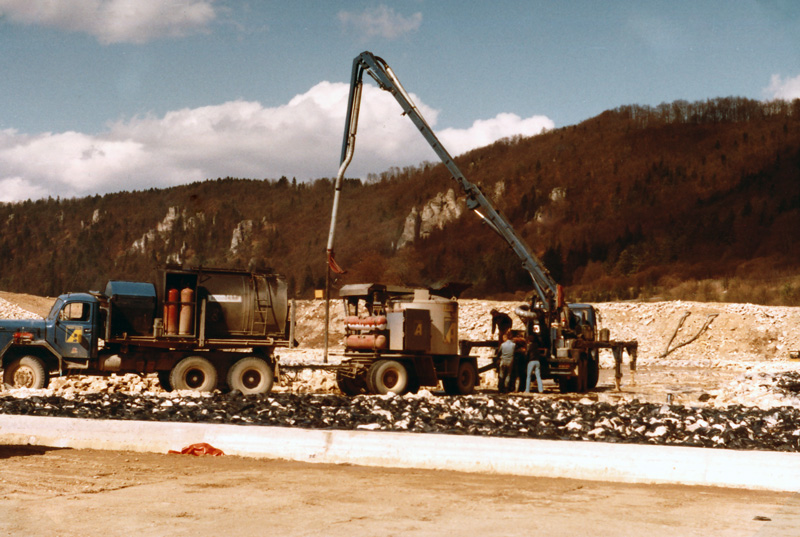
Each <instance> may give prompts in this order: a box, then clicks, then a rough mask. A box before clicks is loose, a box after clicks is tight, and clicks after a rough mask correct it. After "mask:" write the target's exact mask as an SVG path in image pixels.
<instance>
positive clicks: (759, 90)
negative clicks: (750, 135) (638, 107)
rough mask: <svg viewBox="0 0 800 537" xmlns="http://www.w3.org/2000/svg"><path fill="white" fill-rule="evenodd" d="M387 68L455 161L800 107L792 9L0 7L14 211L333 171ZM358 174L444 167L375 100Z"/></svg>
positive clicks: (2, 170)
mask: <svg viewBox="0 0 800 537" xmlns="http://www.w3.org/2000/svg"><path fill="white" fill-rule="evenodd" d="M363 50H370V51H372V52H374V53H375V54H377V55H379V56H381V57H383V58H384V59H385V60H386V61H387V62H388V63H389V64H390V65H391V66H392V68H393V69H394V70H395V72H396V73H397V75H398V76H399V78H400V79H401V81H402V82H403V83H404V85H405V87H406V89H407V90H408V91H409V92H411V93H412V94H413V96H414V98H415V100H416V101H417V104H418V105H420V107H421V109H422V110H423V113H424V114H425V115H426V117H427V119H428V120H429V122H430V123H431V124H432V125H433V126H434V129H435V130H436V131H437V133H438V134H439V135H440V137H441V138H442V140H443V142H444V143H445V146H447V147H448V149H450V152H451V153H454V154H458V153H461V152H463V151H466V150H469V149H472V148H474V147H479V146H482V145H485V144H487V143H490V142H492V141H494V140H496V139H498V138H502V137H506V136H512V135H515V134H523V135H533V134H536V133H538V132H541V131H542V129H550V128H553V127H562V126H565V125H571V124H575V123H579V122H580V121H583V120H585V119H587V118H590V117H592V116H595V115H597V114H599V113H601V112H602V111H603V110H606V109H609V108H615V107H617V106H620V105H625V104H633V103H636V104H645V105H658V104H660V103H662V102H671V101H674V100H676V99H685V100H689V101H694V100H704V99H709V98H715V97H724V96H731V95H735V96H744V97H749V98H754V99H763V100H769V99H774V98H783V99H792V98H798V97H800V2H796V1H794V0H762V1H757V0H738V1H737V0H728V1H702V0H696V1H681V0H671V1H649V2H644V1H643V2H615V1H604V2H601V1H588V0H572V1H570V2H555V1H537V0H527V1H503V0H496V1H494V2H467V1H451V0H436V1H434V0H401V1H394V2H389V1H384V2H380V1H378V2H373V1H350V2H344V1H335V0H329V1H318V2H311V1H303V0H295V1H290V2H287V1H285V0H284V1H280V2H272V1H258V2H257V1H254V0H252V1H234V0H216V1H214V0H0V72H2V76H0V95H2V99H0V201H17V200H24V199H28V198H32V199H36V198H40V197H46V196H53V197H56V196H61V197H62V198H64V197H73V196H86V195H93V194H98V193H99V194H103V193H107V192H114V191H119V190H131V189H142V188H150V187H168V186H172V185H176V184H182V183H186V182H191V181H197V180H203V179H206V178H216V177H219V176H227V175H230V176H237V177H252V178H278V177H280V176H281V175H286V176H288V177H296V178H297V179H298V180H308V179H314V178H317V177H331V176H334V175H335V174H336V170H337V167H338V158H339V148H340V144H341V137H342V128H343V125H344V114H345V108H346V106H345V104H346V103H345V99H346V94H347V83H348V82H349V78H350V68H351V64H352V60H353V58H354V57H355V56H356V55H358V54H359V53H360V52H362V51H363ZM368 86H370V88H371V90H370V91H367V92H366V93H365V96H364V104H363V108H364V112H363V113H362V119H361V129H360V131H359V139H358V140H359V141H358V145H357V150H356V157H355V159H354V161H353V164H352V165H351V168H350V170H349V173H348V175H349V176H362V177H365V176H366V174H368V173H370V172H381V171H383V170H385V169H387V168H389V167H391V166H401V167H402V166H406V165H415V164H418V163H420V162H421V161H423V160H435V155H434V153H433V152H432V151H431V150H430V148H429V147H428V146H427V145H426V144H425V142H424V141H423V140H422V138H421V137H420V136H419V134H418V133H417V132H416V131H415V129H414V128H413V126H412V125H411V123H410V122H409V121H408V120H407V119H405V118H402V117H400V115H399V107H398V105H397V104H396V103H395V102H394V101H393V100H392V99H391V98H390V97H389V96H388V95H387V94H386V93H385V92H380V91H379V90H377V89H375V86H374V84H371V82H368Z"/></svg>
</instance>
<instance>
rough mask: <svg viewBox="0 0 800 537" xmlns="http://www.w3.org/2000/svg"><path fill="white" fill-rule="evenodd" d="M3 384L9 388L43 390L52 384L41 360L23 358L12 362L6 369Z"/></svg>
mask: <svg viewBox="0 0 800 537" xmlns="http://www.w3.org/2000/svg"><path fill="white" fill-rule="evenodd" d="M3 383H4V384H5V385H6V386H7V387H9V388H28V389H30V390H41V389H42V388H45V387H47V385H48V384H50V375H48V373H47V368H46V367H45V365H44V361H43V360H42V359H41V358H39V357H38V356H23V357H22V358H17V359H16V360H14V361H12V362H11V363H10V364H8V367H6V368H5V369H4V371H3Z"/></svg>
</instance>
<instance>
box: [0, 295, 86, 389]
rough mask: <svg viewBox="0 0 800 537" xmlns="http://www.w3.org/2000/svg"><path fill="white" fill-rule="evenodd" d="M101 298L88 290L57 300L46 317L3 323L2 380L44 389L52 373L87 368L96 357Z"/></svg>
mask: <svg viewBox="0 0 800 537" xmlns="http://www.w3.org/2000/svg"><path fill="white" fill-rule="evenodd" d="M99 311H100V310H99V300H98V298H97V297H96V296H94V295H92V294H89V293H69V294H65V295H61V296H59V297H58V299H56V301H55V304H53V307H52V308H51V309H50V313H48V315H47V317H46V318H45V319H24V320H10V321H2V322H0V359H2V364H3V382H4V383H5V384H7V385H10V386H22V387H27V388H42V387H44V386H46V385H47V383H48V382H49V376H50V373H51V372H61V371H63V370H64V369H86V368H88V367H89V364H90V360H91V359H93V358H95V357H96V356H97V337H98V333H99V329H98V320H99V319H98V317H99V315H100V314H99Z"/></svg>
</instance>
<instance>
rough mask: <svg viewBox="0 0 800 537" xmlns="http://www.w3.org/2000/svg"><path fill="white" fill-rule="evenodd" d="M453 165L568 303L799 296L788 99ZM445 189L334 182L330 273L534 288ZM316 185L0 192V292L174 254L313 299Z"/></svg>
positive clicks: (323, 200) (569, 137) (125, 275)
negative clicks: (29, 197)
mask: <svg viewBox="0 0 800 537" xmlns="http://www.w3.org/2000/svg"><path fill="white" fill-rule="evenodd" d="M456 161H457V163H458V165H459V167H460V168H461V170H462V171H463V172H464V174H465V176H466V177H467V178H468V179H469V180H470V181H472V182H474V183H477V184H478V185H480V186H481V189H482V190H483V191H484V193H485V194H486V195H487V196H488V197H489V198H490V199H492V200H494V202H495V203H496V205H497V207H498V208H499V209H500V210H501V211H502V212H503V213H504V214H505V215H506V216H507V217H508V218H509V219H510V220H511V222H512V224H513V226H514V227H515V228H516V229H517V230H518V231H519V232H520V234H521V235H522V236H523V237H524V238H525V240H526V241H527V242H528V244H529V245H530V246H531V248H532V249H533V250H534V252H535V253H536V254H537V255H539V256H540V258H541V259H542V260H543V261H544V263H545V264H546V265H547V267H548V268H549V269H550V271H551V273H552V274H553V275H554V277H555V278H556V279H557V280H558V281H559V282H561V283H563V284H564V285H565V286H566V287H567V290H568V298H570V299H572V300H578V299H580V300H606V299H627V298H640V297H644V298H647V297H654V296H659V297H663V298H695V299H701V300H702V299H708V300H730V301H754V302H763V303H773V304H776V303H777V304H794V305H800V278H798V277H795V276H794V275H795V274H798V272H800V101H798V100H795V101H793V102H783V101H776V102H771V103H763V102H758V101H752V100H746V99H738V98H725V99H716V100H712V101H706V102H697V103H688V102H683V101H679V102H675V103H671V104H664V105H661V106H659V107H656V108H651V107H641V106H625V107H621V108H618V109H616V110H611V111H607V112H605V113H603V114H601V115H599V116H597V117H595V118H592V119H589V120H587V121H585V122H583V123H580V124H578V125H575V126H570V127H565V128H561V129H557V130H554V131H550V132H547V133H545V134H542V135H539V136H535V137H531V138H514V139H511V140H503V141H500V142H497V143H495V144H493V145H491V146H488V147H484V148H481V149H477V150H474V151H471V152H469V153H467V154H465V155H462V156H460V157H459V158H457V159H456ZM336 164H337V163H332V168H335V167H336ZM448 189H454V190H455V193H454V194H455V200H454V199H453V196H452V195H451V196H450V197H449V198H448V196H446V195H445V194H446V193H447V191H448ZM461 195H462V193H461V192H460V191H459V188H458V185H457V184H456V183H455V181H453V180H452V179H451V178H450V177H449V175H448V174H447V173H446V170H445V168H444V167H443V166H442V165H441V164H438V163H433V164H431V163H423V164H421V165H420V166H418V167H414V168H404V169H398V168H395V169H391V170H388V171H386V172H383V173H381V174H379V175H375V176H371V178H370V180H368V181H367V182H365V183H362V182H361V181H357V180H349V181H347V184H346V185H345V188H344V191H343V196H342V206H341V209H340V216H339V226H338V229H337V245H336V254H337V257H336V259H337V261H338V263H339V264H340V265H342V266H343V267H345V268H346V269H348V273H347V274H346V275H344V276H343V277H341V278H340V279H339V280H338V282H337V283H338V284H341V283H348V282H356V281H384V282H393V283H403V284H423V285H430V284H434V283H436V282H443V281H460V282H469V283H471V284H472V288H471V289H470V290H469V291H468V292H467V293H466V295H465V296H483V297H490V296H495V297H500V296H505V297H508V296H510V295H511V294H512V293H516V294H517V295H519V296H521V295H522V294H523V293H525V292H528V291H530V282H529V280H528V276H527V275H526V274H525V273H524V272H523V271H522V270H521V268H520V264H519V261H518V260H517V259H516V258H515V256H514V255H513V254H512V253H511V251H510V250H509V248H508V247H507V245H506V244H505V243H504V242H503V241H502V240H501V239H500V238H499V237H498V236H497V235H495V234H494V233H493V232H492V231H491V230H490V229H489V228H488V227H487V226H485V225H482V224H481V223H480V219H479V218H477V217H476V216H475V215H473V214H470V212H469V211H465V210H463V198H462V197H461ZM332 196H333V186H332V181H331V180H328V179H319V180H316V181H313V182H311V183H301V182H297V181H295V180H293V179H288V178H285V177H282V178H280V179H269V180H252V179H234V178H225V179H217V180H208V181H204V182H200V183H193V184H189V185H186V186H180V187H174V188H168V189H150V190H148V191H140V192H123V193H117V194H109V195H105V196H93V197H88V198H81V199H46V200H37V201H26V202H22V203H12V204H0V222H2V223H3V224H4V226H3V232H2V236H0V289H3V290H8V291H16V292H27V293H34V294H43V295H51V296H52V295H56V294H59V293H61V292H64V291H67V290H70V291H78V290H89V289H103V288H104V286H105V282H106V281H107V280H108V279H112V278H113V279H148V280H149V279H152V277H153V271H154V269H155V268H157V267H158V266H160V265H162V264H164V263H165V262H168V261H171V262H178V263H183V264H186V265H189V266H197V265H202V266H207V267H235V268H248V267H253V266H258V267H262V268H263V267H272V268H274V269H275V270H276V271H278V272H280V273H282V274H285V275H286V276H287V277H288V278H289V281H290V286H291V289H292V292H293V293H295V295H296V296H298V297H301V296H310V295H311V293H312V291H313V289H314V288H319V287H320V286H321V285H322V284H323V281H324V274H325V243H326V239H327V232H328V225H329V220H330V210H331V201H332ZM412 211H413V212H412ZM404 230H405V234H404ZM401 237H402V240H401ZM399 245H402V246H401V247H398V246H399Z"/></svg>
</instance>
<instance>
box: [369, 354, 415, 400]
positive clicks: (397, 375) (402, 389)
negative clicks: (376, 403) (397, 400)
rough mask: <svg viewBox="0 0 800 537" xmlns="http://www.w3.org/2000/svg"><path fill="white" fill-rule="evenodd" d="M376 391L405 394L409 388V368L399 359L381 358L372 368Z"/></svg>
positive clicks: (379, 393)
mask: <svg viewBox="0 0 800 537" xmlns="http://www.w3.org/2000/svg"><path fill="white" fill-rule="evenodd" d="M370 372H371V377H372V385H373V386H374V388H375V393H377V394H378V395H386V394H387V393H390V392H391V393H395V394H397V395H403V394H404V393H406V389H407V388H408V370H407V369H406V367H405V366H404V365H403V364H401V363H400V362H398V361H397V360H379V361H377V362H375V363H374V364H373V365H372V367H371V368H370Z"/></svg>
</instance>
